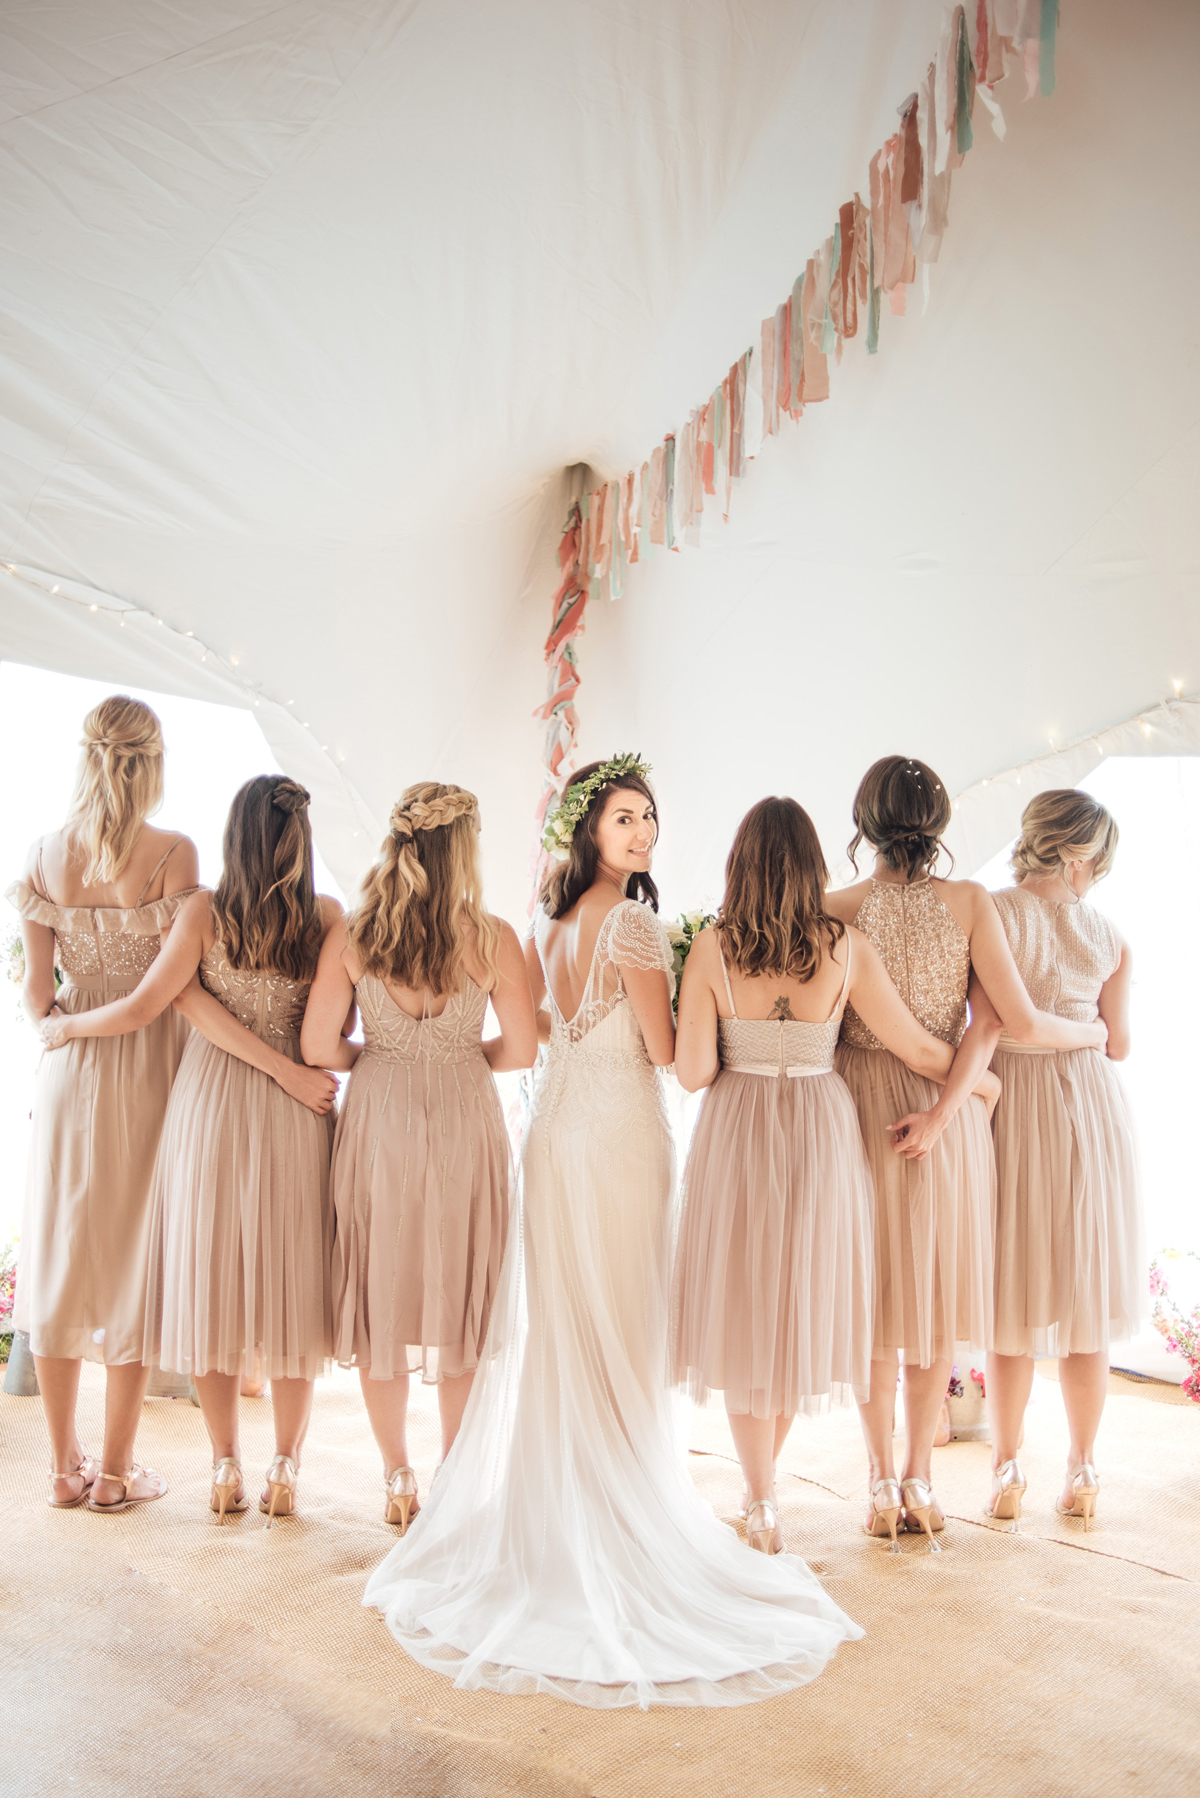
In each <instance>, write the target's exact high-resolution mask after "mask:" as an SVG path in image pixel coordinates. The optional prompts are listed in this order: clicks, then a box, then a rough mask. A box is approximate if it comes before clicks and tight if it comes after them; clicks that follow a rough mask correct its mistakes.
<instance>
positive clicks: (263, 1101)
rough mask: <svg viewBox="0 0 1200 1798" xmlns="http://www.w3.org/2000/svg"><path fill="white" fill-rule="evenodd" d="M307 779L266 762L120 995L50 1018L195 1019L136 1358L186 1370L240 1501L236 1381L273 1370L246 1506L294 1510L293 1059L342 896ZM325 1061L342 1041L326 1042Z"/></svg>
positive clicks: (316, 1097) (310, 1251) (320, 1330)
mask: <svg viewBox="0 0 1200 1798" xmlns="http://www.w3.org/2000/svg"><path fill="white" fill-rule="evenodd" d="M308 797H309V796H308V793H307V792H306V791H305V789H304V788H303V787H302V786H300V785H299V784H298V783H297V782H296V781H294V780H289V779H287V778H286V777H285V776H282V775H275V774H262V775H259V776H258V777H257V778H256V779H254V780H250V781H247V782H246V784H245V786H243V787H242V788H241V789H240V791H239V792H238V793H237V795H236V796H235V798H234V801H233V804H232V806H231V807H230V812H229V819H228V822H227V823H226V826H225V844H224V849H225V865H224V869H223V871H222V874H221V879H220V882H219V884H218V886H217V890H216V892H215V893H197V894H195V896H194V897H192V898H191V899H189V900H188V901H187V902H186V903H185V904H184V905H183V906H182V907H181V908H180V911H179V915H178V916H177V918H176V920H175V923H174V926H173V928H172V930H171V934H170V936H169V937H168V939H167V942H166V946H165V948H164V950H163V953H162V955H161V956H160V957H159V958H158V960H157V961H156V962H155V964H154V967H153V968H152V969H151V971H150V974H149V975H148V976H147V977H146V979H144V980H143V982H142V984H141V985H140V986H139V987H138V989H137V991H136V992H134V993H132V994H130V996H129V997H128V998H126V999H123V1000H121V1001H120V1002H119V1003H116V1004H113V1005H108V1006H105V1007H103V1008H102V1009H101V1010H99V1011H93V1012H88V1013H87V1014H85V1015H84V1016H83V1017H80V1018H75V1019H68V1020H66V1021H65V1022H64V1023H63V1024H62V1025H60V1026H53V1027H49V1028H48V1029H47V1032H46V1034H47V1036H48V1039H49V1040H50V1041H51V1042H53V1041H57V1040H61V1039H63V1038H69V1037H70V1036H73V1035H81V1034H83V1033H84V1032H86V1033H87V1034H88V1035H89V1036H91V1037H95V1036H112V1035H114V1034H115V1033H117V1032H120V1031H126V1030H136V1029H140V1028H144V1027H145V1024H146V1022H147V1020H149V1019H151V1018H154V1017H157V1016H159V1015H160V1014H162V1015H167V1014H168V1013H169V1011H170V1007H171V1004H172V1001H174V1003H175V1005H176V1007H177V1008H178V1009H179V1010H180V1011H182V1012H183V1013H184V1014H185V1015H186V1016H187V1017H189V1018H191V1020H192V1021H193V1022H194V1023H195V1025H196V1026H197V1031H198V1032H202V1033H203V1034H195V1035H193V1036H192V1039H191V1041H190V1042H189V1043H188V1046H187V1049H186V1051H185V1053H184V1056H183V1061H182V1064H181V1066H180V1069H179V1076H178V1078H177V1080H176V1082H175V1087H174V1090H173V1093H172V1096H171V1102H170V1104H169V1105H168V1107H167V1116H166V1122H165V1125H164V1128H163V1134H162V1142H161V1145H160V1148H159V1156H158V1166H157V1169H156V1173H155V1181H154V1197H153V1207H152V1239H151V1253H150V1262H149V1296H148V1300H147V1305H146V1326H145V1359H146V1360H147V1361H151V1360H154V1359H157V1360H159V1361H160V1362H161V1365H162V1366H163V1367H166V1368H172V1369H175V1370H176V1371H178V1372H179V1373H185V1374H190V1375H191V1376H192V1378H193V1380H194V1381H195V1385H196V1391H197V1394H198V1395H199V1399H200V1406H201V1409H202V1411H203V1413H204V1421H205V1424H206V1426H207V1428H208V1434H209V1438H210V1440H211V1443H212V1452H213V1480H212V1493H211V1500H210V1502H211V1506H212V1509H213V1511H215V1512H216V1514H217V1520H218V1522H221V1523H223V1522H224V1521H225V1517H226V1514H227V1513H230V1512H238V1511H244V1510H246V1508H247V1506H248V1504H249V1500H248V1498H247V1496H246V1490H245V1485H244V1482H243V1479H242V1468H241V1450H240V1446H239V1442H238V1397H239V1389H240V1385H241V1381H242V1379H243V1378H245V1377H247V1376H251V1375H252V1374H253V1372H254V1368H255V1363H256V1360H257V1361H258V1363H259V1365H260V1366H261V1370H262V1375H263V1376H264V1377H265V1378H267V1379H269V1380H270V1382H271V1402H272V1407H273V1410H274V1419H275V1449H276V1454H275V1459H274V1461H273V1462H272V1463H271V1466H270V1469H269V1470H268V1473H267V1478H266V1484H265V1487H264V1489H263V1493H262V1496H261V1498H260V1500H259V1508H260V1510H262V1511H265V1512H266V1514H267V1521H268V1525H269V1523H270V1521H271V1519H272V1518H273V1517H275V1516H287V1515H290V1514H291V1513H292V1512H293V1511H294V1510H295V1508H296V1490H297V1478H298V1474H299V1469H300V1455H301V1449H302V1447H303V1443H304V1437H305V1433H306V1431H307V1429H308V1420H309V1415H310V1412H311V1409H312V1399H313V1381H314V1380H315V1379H316V1376H317V1375H318V1373H320V1372H321V1370H322V1368H324V1367H325V1366H327V1365H328V1361H329V1355H330V1303H329V1252H330V1240H331V1234H332V1232H331V1227H330V1212H329V1156H330V1147H331V1143H332V1138H333V1119H332V1117H331V1116H330V1108H331V1106H332V1104H333V1099H334V1094H335V1090H336V1083H335V1081H334V1080H333V1078H332V1077H331V1076H330V1075H329V1074H327V1073H323V1072H319V1071H317V1070H314V1069H312V1068H307V1067H305V1066H303V1064H302V1063H301V1060H300V1022H301V1019H302V1017H303V1015H304V1002H305V1000H306V998H307V996H308V988H309V984H310V982H311V980H312V976H313V974H314V973H315V971H316V965H317V957H318V955H319V953H320V948H321V942H322V939H323V938H324V937H325V935H326V934H327V932H328V931H329V929H330V927H331V925H332V924H333V922H334V920H335V919H338V918H340V916H341V907H340V906H339V905H338V903H337V901H336V900H334V899H326V898H322V897H318V895H317V894H316V893H315V892H314V891H313V857H312V833H311V830H310V827H309V821H308ZM330 1059H331V1062H332V1063H333V1065H335V1066H343V1067H348V1066H350V1064H351V1062H352V1060H353V1050H352V1049H351V1048H350V1046H349V1045H347V1044H339V1045H336V1046H335V1053H334V1054H332V1055H331V1057H330Z"/></svg>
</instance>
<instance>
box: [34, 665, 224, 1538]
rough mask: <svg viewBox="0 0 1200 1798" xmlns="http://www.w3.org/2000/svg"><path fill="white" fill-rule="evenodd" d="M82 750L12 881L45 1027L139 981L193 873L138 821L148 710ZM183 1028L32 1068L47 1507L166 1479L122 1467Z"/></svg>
mask: <svg viewBox="0 0 1200 1798" xmlns="http://www.w3.org/2000/svg"><path fill="white" fill-rule="evenodd" d="M81 747H82V750H83V755H82V757H81V759H80V764H79V774H78V777H77V779H76V784H75V792H74V795H73V797H72V800H71V808H70V811H69V812H68V814H67V820H66V823H65V824H64V826H63V828H62V829H61V830H55V831H51V832H50V833H49V835H47V836H44V837H42V838H41V840H40V841H39V842H38V843H36V844H35V845H34V847H33V849H32V850H31V851H30V856H29V860H28V862H27V864H26V867H25V871H24V874H23V876H22V878H21V879H20V880H19V881H18V882H17V883H16V885H15V886H13V887H10V888H9V891H8V897H9V899H11V900H12V902H13V904H14V905H15V906H16V908H17V910H18V911H19V912H20V914H21V918H22V920H23V933H24V940H25V985H24V993H23V997H24V1002H25V1008H26V1010H27V1011H28V1013H29V1015H30V1017H31V1018H32V1019H33V1020H34V1022H35V1023H37V1024H38V1025H39V1026H41V1025H42V1024H43V1023H44V1022H46V1021H48V1022H50V1023H61V1022H65V1021H67V1020H78V1019H81V1018H83V1017H84V1016H85V1015H87V1014H89V1008H94V1007H100V1006H103V1005H104V1004H105V1002H106V1001H107V1000H109V999H111V998H113V997H115V996H116V995H118V994H121V993H127V992H129V991H130V990H131V989H132V988H133V987H135V986H136V985H137V983H138V981H139V980H140V979H141V977H142V975H143V974H144V973H145V972H146V970H147V968H149V967H150V966H152V964H153V963H154V960H155V957H156V956H157V955H158V953H159V950H160V947H161V944H162V932H163V931H164V930H166V929H168V928H169V926H170V923H171V920H172V918H173V917H174V916H175V913H176V911H177V910H178V908H179V906H180V905H181V904H182V903H183V901H184V898H185V896H186V895H187V894H189V893H193V892H194V891H195V889H196V881H197V878H198V876H197V870H196V849H195V845H194V844H193V843H192V842H190V841H189V839H188V838H187V837H182V836H177V835H175V833H174V832H172V831H167V830H157V829H155V828H154V826H153V825H151V824H150V823H148V821H147V820H148V819H149V818H150V816H151V815H152V814H153V813H154V812H155V811H156V810H157V809H158V806H159V805H160V804H161V803H162V794H163V739H162V726H161V725H160V723H159V721H158V718H157V717H156V716H155V714H154V713H153V712H152V711H151V710H150V707H149V706H148V705H143V703H142V702H141V700H139V699H130V698H128V697H126V695H124V694H113V695H111V696H110V697H109V698H108V699H104V700H101V702H100V704H99V705H98V706H96V707H95V708H94V710H92V711H90V712H89V713H88V715H87V717H86V718H85V719H84V721H83V741H82V745H81ZM56 969H61V971H62V974H63V985H62V988H61V990H60V991H59V992H58V994H57V996H56V995H55V990H54V989H55V973H56ZM90 1015H94V1011H93V1012H91V1014H90ZM81 1034H82V1033H81ZM187 1036H188V1029H187V1025H186V1024H185V1023H184V1022H183V1020H182V1019H181V1018H178V1017H176V1016H175V1014H174V1013H173V1012H168V1013H167V1015H166V1016H164V1017H160V1018H156V1019H154V1020H153V1021H151V1020H150V1019H147V1020H146V1024H145V1028H143V1029H141V1030H139V1031H137V1032H136V1033H135V1034H133V1035H131V1036H128V1037H123V1038H121V1039H119V1040H116V1041H111V1042H103V1041H101V1042H93V1041H91V1040H80V1041H79V1042H77V1043H76V1044H75V1045H74V1047H73V1048H72V1049H70V1051H69V1052H68V1053H66V1054H63V1055H48V1056H45V1057H44V1058H43V1060H42V1063H41V1066H40V1067H39V1069H38V1076H37V1085H36V1088H35V1090H34V1100H33V1136H32V1140H31V1142H30V1145H29V1164H28V1166H29V1171H28V1175H27V1185H26V1196H25V1214H24V1218H23V1221H22V1225H21V1255H20V1263H19V1265H18V1268H17V1293H16V1316H15V1322H16V1325H17V1328H18V1329H20V1330H28V1332H29V1340H30V1346H31V1348H32V1350H33V1355H34V1361H35V1364H36V1366H37V1375H38V1384H39V1386H40V1387H41V1392H42V1403H43V1406H44V1408H45V1414H46V1422H47V1424H48V1426H49V1430H50V1449H51V1470H50V1491H49V1502H50V1504H52V1505H56V1506H59V1507H69V1506H74V1505H79V1504H83V1503H87V1504H88V1506H89V1508H90V1509H92V1510H105V1511H110V1510H121V1511H123V1510H127V1509H128V1508H129V1506H130V1505H133V1504H141V1503H144V1502H147V1501H149V1500H151V1499H156V1498H161V1497H162V1495H163V1493H164V1492H165V1491H166V1489H167V1487H166V1482H165V1480H163V1479H162V1477H161V1476H160V1475H159V1474H157V1473H155V1472H154V1471H153V1469H152V1468H146V1467H137V1466H136V1465H135V1464H134V1461H133V1445H134V1436H135V1433H136V1431H137V1424H138V1418H139V1417H140V1415H141V1409H142V1395H143V1394H144V1392H145V1390H146V1382H147V1380H148V1379H149V1377H150V1370H149V1368H147V1367H143V1365H142V1340H143V1335H144V1331H145V1313H146V1265H147V1255H148V1252H149V1248H148V1245H149V1239H150V1231H149V1225H150V1183H151V1179H152V1177H153V1173H154V1157H155V1154H156V1152H157V1150H158V1140H159V1136H160V1134H161V1132H162V1126H163V1118H164V1116H165V1115H166V1109H167V1100H168V1097H169V1096H170V1091H171V1082H172V1081H173V1080H174V1078H175V1073H176V1069H177V1068H178V1066H179V1061H180V1057H181V1056H182V1054H183V1049H184V1044H185V1042H186V1040H187ZM83 1360H88V1361H99V1362H102V1363H103V1364H104V1365H105V1367H106V1368H107V1376H106V1377H107V1391H106V1395H105V1425H104V1454H103V1459H102V1461H101V1462H100V1463H97V1462H96V1461H94V1460H93V1459H92V1458H91V1457H90V1456H89V1455H87V1454H86V1453H85V1451H84V1450H83V1448H82V1447H81V1446H80V1443H79V1438H78V1436H77V1435H76V1432H75V1401H76V1396H77V1393H78V1390H79V1367H80V1362H81V1361H83Z"/></svg>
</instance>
